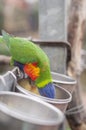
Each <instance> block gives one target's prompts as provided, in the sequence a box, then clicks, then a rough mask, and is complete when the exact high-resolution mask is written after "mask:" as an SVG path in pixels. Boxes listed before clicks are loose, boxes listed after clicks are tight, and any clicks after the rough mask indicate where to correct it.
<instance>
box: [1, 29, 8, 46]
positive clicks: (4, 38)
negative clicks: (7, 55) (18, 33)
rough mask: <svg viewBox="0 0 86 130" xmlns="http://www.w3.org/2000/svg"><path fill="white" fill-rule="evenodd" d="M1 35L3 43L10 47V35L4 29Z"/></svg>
mask: <svg viewBox="0 0 86 130" xmlns="http://www.w3.org/2000/svg"><path fill="white" fill-rule="evenodd" d="M2 36H3V40H4V41H5V43H6V44H7V46H8V48H9V47H10V35H9V34H8V33H7V32H5V31H4V30H2Z"/></svg>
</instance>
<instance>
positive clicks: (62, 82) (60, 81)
mask: <svg viewBox="0 0 86 130" xmlns="http://www.w3.org/2000/svg"><path fill="white" fill-rule="evenodd" d="M51 74H52V75H56V76H57V79H53V82H55V83H61V84H68V85H69V84H70V85H75V84H76V83H77V81H76V80H75V79H73V78H72V77H70V76H67V75H65V74H60V73H56V72H53V71H52V72H51ZM58 76H60V77H64V78H66V79H68V80H69V81H65V80H64V81H62V80H58ZM52 77H53V76H52Z"/></svg>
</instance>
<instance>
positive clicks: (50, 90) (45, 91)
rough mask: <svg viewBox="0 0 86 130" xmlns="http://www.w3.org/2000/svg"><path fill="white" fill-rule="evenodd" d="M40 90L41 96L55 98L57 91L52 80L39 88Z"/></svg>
mask: <svg viewBox="0 0 86 130" xmlns="http://www.w3.org/2000/svg"><path fill="white" fill-rule="evenodd" d="M38 90H39V93H40V95H41V96H44V97H48V98H55V95H56V91H55V86H54V84H53V83H52V82H50V83H48V84H47V85H45V86H44V87H42V88H38Z"/></svg>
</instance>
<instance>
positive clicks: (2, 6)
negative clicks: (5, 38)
mask: <svg viewBox="0 0 86 130" xmlns="http://www.w3.org/2000/svg"><path fill="white" fill-rule="evenodd" d="M70 1H71V0H68V3H67V4H68V7H69V5H70ZM38 15H39V12H38V0H0V35H1V30H2V29H4V30H5V31H7V32H8V33H10V34H12V35H15V36H21V37H29V36H31V37H32V38H38V37H39V32H38V30H39V28H38V25H39V23H38V20H39V18H38ZM85 34H86V33H85ZM82 49H84V50H86V36H85V37H84V43H83V47H82ZM85 53H86V52H85ZM85 53H83V52H82V57H83V58H84V59H85V57H86V56H85V55H86V54H85ZM0 54H1V55H3V54H5V55H10V54H9V51H8V49H7V48H6V46H5V45H0ZM3 69H4V71H5V70H7V69H8V68H7V67H3V65H0V72H3ZM85 77H86V68H85V66H84V69H83V71H82V73H81V79H80V83H81V85H82V89H83V100H85V98H84V97H85V92H86V87H85V86H86V80H85Z"/></svg>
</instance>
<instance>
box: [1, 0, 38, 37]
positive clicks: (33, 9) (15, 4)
mask: <svg viewBox="0 0 86 130" xmlns="http://www.w3.org/2000/svg"><path fill="white" fill-rule="evenodd" d="M2 29H4V30H6V31H7V32H9V33H11V34H13V35H17V36H25V37H27V36H30V35H31V36H33V37H38V0H0V34H1V30H2Z"/></svg>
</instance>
